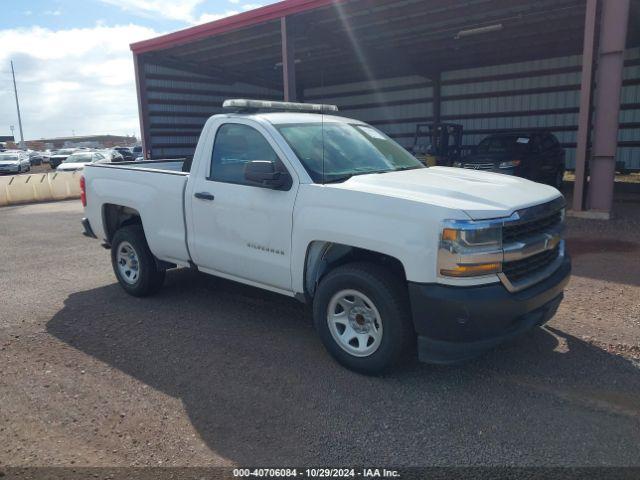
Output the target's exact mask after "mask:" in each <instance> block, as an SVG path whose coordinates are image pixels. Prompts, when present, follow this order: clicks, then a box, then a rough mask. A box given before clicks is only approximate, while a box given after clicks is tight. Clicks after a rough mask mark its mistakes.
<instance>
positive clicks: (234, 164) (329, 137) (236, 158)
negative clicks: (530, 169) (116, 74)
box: [81, 100, 571, 373]
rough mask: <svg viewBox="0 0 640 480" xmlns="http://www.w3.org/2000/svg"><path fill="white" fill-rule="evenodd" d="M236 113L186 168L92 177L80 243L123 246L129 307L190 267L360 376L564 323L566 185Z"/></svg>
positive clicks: (321, 117)
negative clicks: (305, 323)
mask: <svg viewBox="0 0 640 480" xmlns="http://www.w3.org/2000/svg"><path fill="white" fill-rule="evenodd" d="M225 106H232V107H236V108H237V111H235V112H233V113H229V114H219V115H214V116H212V117H211V118H209V120H208V121H207V122H206V125H205V126H204V129H203V131H202V134H201V136H200V140H199V142H198V145H197V148H196V150H195V154H194V157H193V161H192V164H191V165H188V162H183V161H180V160H166V161H143V162H124V163H119V164H117V165H112V164H95V163H94V164H89V165H88V166H87V167H86V168H85V173H84V178H83V179H82V181H81V186H82V201H83V204H84V206H85V212H86V218H84V219H83V225H84V230H85V235H87V236H90V237H93V238H99V239H101V240H102V241H103V242H104V246H105V247H107V248H110V249H111V259H112V263H113V269H114V272H115V275H116V277H117V279H118V281H119V282H120V284H121V285H122V287H123V288H124V289H125V291H127V292H128V293H130V294H131V295H136V296H144V295H149V294H151V293H155V292H156V291H158V289H160V288H161V286H162V283H163V280H164V276H165V271H166V270H167V269H170V268H175V267H191V268H195V269H198V270H200V271H202V272H206V273H209V274H212V275H217V276H220V277H224V278H227V279H231V280H235V281H238V282H242V283H245V284H248V285H253V286H255V287H259V288H264V289H266V290H271V291H274V292H278V293H281V294H283V295H288V296H291V297H295V298H297V299H299V300H301V301H303V302H307V303H310V304H312V306H313V317H314V323H315V326H316V328H317V330H318V333H319V335H320V338H321V339H322V342H323V343H324V345H325V347H326V348H327V350H328V351H329V352H330V353H331V354H332V355H333V356H334V357H335V358H336V359H337V360H338V361H339V362H340V363H342V364H343V365H345V366H347V367H349V368H351V369H354V370H357V371H360V372H363V373H377V372H380V371H381V370H383V369H386V368H387V367H389V366H390V365H393V364H395V363H397V362H398V361H399V360H400V359H401V358H402V357H404V356H405V355H406V354H407V353H408V352H412V351H415V348H416V346H417V350H418V357H419V358H420V359H421V360H423V361H428V362H436V363H451V362H456V361H461V360H466V359H468V358H472V357H474V356H476V355H478V354H479V353H481V352H483V351H485V350H487V349H489V348H491V347H493V346H495V345H497V344H498V343H500V342H503V341H505V340H507V339H510V338H513V337H515V336H517V335H519V334H521V333H523V332H525V331H527V330H529V329H531V328H533V327H535V326H538V325H542V324H544V323H545V322H546V321H547V320H549V319H550V318H551V317H552V316H553V315H554V313H555V312H556V309H557V308H558V305H559V304H560V301H561V300H562V296H563V289H564V287H565V285H566V284H567V282H568V280H569V275H570V270H571V264H570V260H569V258H568V256H567V255H566V254H565V251H564V241H563V240H562V239H561V231H562V228H563V223H564V207H565V202H564V199H563V197H562V195H561V194H560V193H559V192H558V190H556V189H555V188H553V187H549V186H547V185H542V184H539V183H534V182H531V181H529V180H524V179H522V178H516V177H512V176H507V175H502V174H498V173H488V172H480V171H474V170H465V169H459V168H447V167H431V168H426V167H424V166H423V165H422V164H421V163H420V162H418V161H417V160H416V159H415V158H414V157H413V156H412V155H410V154H409V153H408V152H407V151H406V150H404V149H403V148H402V147H401V146H400V145H398V144H397V143H395V142H394V141H393V140H391V139H390V138H389V137H387V136H386V135H384V134H383V133H381V132H380V131H379V130H377V129H375V128H373V127H371V126H369V125H367V124H366V123H363V122H361V121H358V120H352V119H348V118H342V117H339V116H336V115H328V114H325V113H326V111H331V110H336V109H335V107H333V108H331V107H332V106H320V105H307V104H288V103H287V104H285V103H277V102H258V101H243V100H237V101H227V102H225ZM253 108H256V109H257V108H260V110H254V109H253ZM269 108H278V109H281V110H286V111H280V112H269V111H267V112H265V110H268V109H269ZM305 109H308V110H311V111H312V112H315V113H301V112H300V111H291V110H305ZM332 113H335V112H332Z"/></svg>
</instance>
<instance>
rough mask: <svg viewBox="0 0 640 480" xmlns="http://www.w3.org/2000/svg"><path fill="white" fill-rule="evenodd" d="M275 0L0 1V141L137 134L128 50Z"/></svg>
mask: <svg viewBox="0 0 640 480" xmlns="http://www.w3.org/2000/svg"><path fill="white" fill-rule="evenodd" d="M270 3H275V0H18V1H12V2H10V1H9V0H1V2H0V4H1V7H0V11H1V12H2V13H1V18H2V22H1V23H0V46H1V47H0V136H1V135H10V134H11V130H10V125H14V127H15V132H14V134H15V137H16V140H19V139H20V137H19V132H18V116H17V112H16V105H15V98H14V94H13V84H12V80H11V65H10V61H11V60H13V63H14V68H15V72H16V83H17V86H18V97H19V100H20V111H21V114H22V126H23V131H24V137H25V140H37V139H40V138H50V137H61V136H69V135H93V134H120V135H124V134H127V135H131V134H134V135H136V136H137V137H139V136H140V126H139V123H138V105H137V98H136V89H135V83H134V72H133V60H132V55H131V51H130V49H129V44H130V43H132V42H137V41H140V40H145V39H148V38H153V37H155V36H157V35H161V34H163V33H169V32H173V31H176V30H180V29H183V28H187V27H190V26H193V25H198V24H201V23H205V22H209V21H213V20H216V19H219V18H223V17H226V16H229V15H234V14H237V13H241V12H243V11H247V10H252V9H254V8H258V7H260V6H263V5H267V4H270Z"/></svg>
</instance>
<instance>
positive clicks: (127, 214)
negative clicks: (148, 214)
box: [102, 203, 142, 243]
mask: <svg viewBox="0 0 640 480" xmlns="http://www.w3.org/2000/svg"><path fill="white" fill-rule="evenodd" d="M102 221H103V224H104V233H105V235H106V236H107V238H106V240H107V243H111V239H112V238H113V234H114V233H116V231H118V229H119V228H121V227H124V226H125V225H142V218H141V217H140V213H139V212H138V211H137V210H135V209H133V208H130V207H124V206H122V205H114V204H111V203H107V204H105V205H104V206H103V207H102Z"/></svg>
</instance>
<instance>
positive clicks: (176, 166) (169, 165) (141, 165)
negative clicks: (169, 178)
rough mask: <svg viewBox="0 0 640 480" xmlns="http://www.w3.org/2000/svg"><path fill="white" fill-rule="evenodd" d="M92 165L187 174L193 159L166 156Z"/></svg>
mask: <svg viewBox="0 0 640 480" xmlns="http://www.w3.org/2000/svg"><path fill="white" fill-rule="evenodd" d="M92 166H97V167H106V168H122V169H137V170H145V171H170V172H180V173H185V174H186V173H189V170H190V168H191V159H186V158H166V159H160V160H144V161H142V162H115V163H94V164H93V165H92Z"/></svg>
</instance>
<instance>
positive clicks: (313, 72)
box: [132, 0, 585, 89]
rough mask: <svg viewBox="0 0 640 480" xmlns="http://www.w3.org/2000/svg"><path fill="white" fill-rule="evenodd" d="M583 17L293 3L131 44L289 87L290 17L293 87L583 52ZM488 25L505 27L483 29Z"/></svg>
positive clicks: (395, 1)
mask: <svg viewBox="0 0 640 480" xmlns="http://www.w3.org/2000/svg"><path fill="white" fill-rule="evenodd" d="M584 13H585V4H584V1H583V0H543V1H537V2H531V1H528V0H507V1H500V0H475V1H464V2H463V1H452V0H431V1H424V0H353V1H348V2H346V1H334V2H328V1H326V0H316V1H309V0H307V1H287V2H280V3H277V4H274V5H271V6H269V7H263V8H260V9H257V10H255V11H250V12H246V13H243V14H240V15H237V16H235V17H231V18H229V19H224V20H226V22H225V21H223V20H220V21H217V22H213V23H211V24H207V25H203V26H198V27H194V28H190V29H187V30H183V31H181V32H177V33H174V34H170V35H166V36H163V37H158V38H156V39H152V40H149V41H145V42H140V43H136V44H133V45H132V50H133V51H134V53H136V54H147V55H150V56H151V55H153V57H154V59H155V60H156V61H158V62H162V63H163V64H166V65H169V66H175V67H179V68H183V69H190V68H192V69H196V70H197V71H198V72H199V73H206V74H209V75H211V76H212V77H213V78H216V79H217V80H219V81H222V82H229V83H232V82H234V81H238V80H239V79H243V80H245V81H246V80H247V79H251V83H254V84H258V85H261V86H267V87H275V88H279V89H282V88H283V83H284V82H283V75H282V69H283V63H284V62H283V56H282V41H283V38H282V22H281V18H283V17H285V18H286V22H287V36H286V37H285V38H288V39H289V42H290V44H293V49H292V50H291V52H292V54H293V56H294V59H293V61H294V64H295V73H296V83H297V84H300V85H302V86H304V87H305V88H310V87H318V86H327V85H336V84H342V83H347V82H357V81H370V80H374V79H382V78H388V77H395V76H399V75H410V74H411V75H412V74H417V75H424V76H427V77H430V76H433V75H435V74H437V72H439V71H443V70H454V69H456V68H463V67H465V68H466V67H473V66H480V65H490V64H497V63H509V62H514V61H523V60H529V59H536V58H544V57H549V56H561V55H569V54H574V53H580V52H581V49H582V36H583V29H584ZM232 20H233V21H232ZM487 26H489V27H491V26H499V27H498V28H499V29H497V30H496V31H493V32H490V33H491V34H490V35H489V34H487V35H483V34H482V32H481V30H480V29H481V28H482V27H487ZM474 29H475V30H476V31H478V30H480V33H478V34H474V32H473V30H474ZM464 31H468V32H470V34H468V35H464V34H463V35H458V34H459V33H460V32H464ZM152 52H153V53H152ZM290 60H291V59H290Z"/></svg>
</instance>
